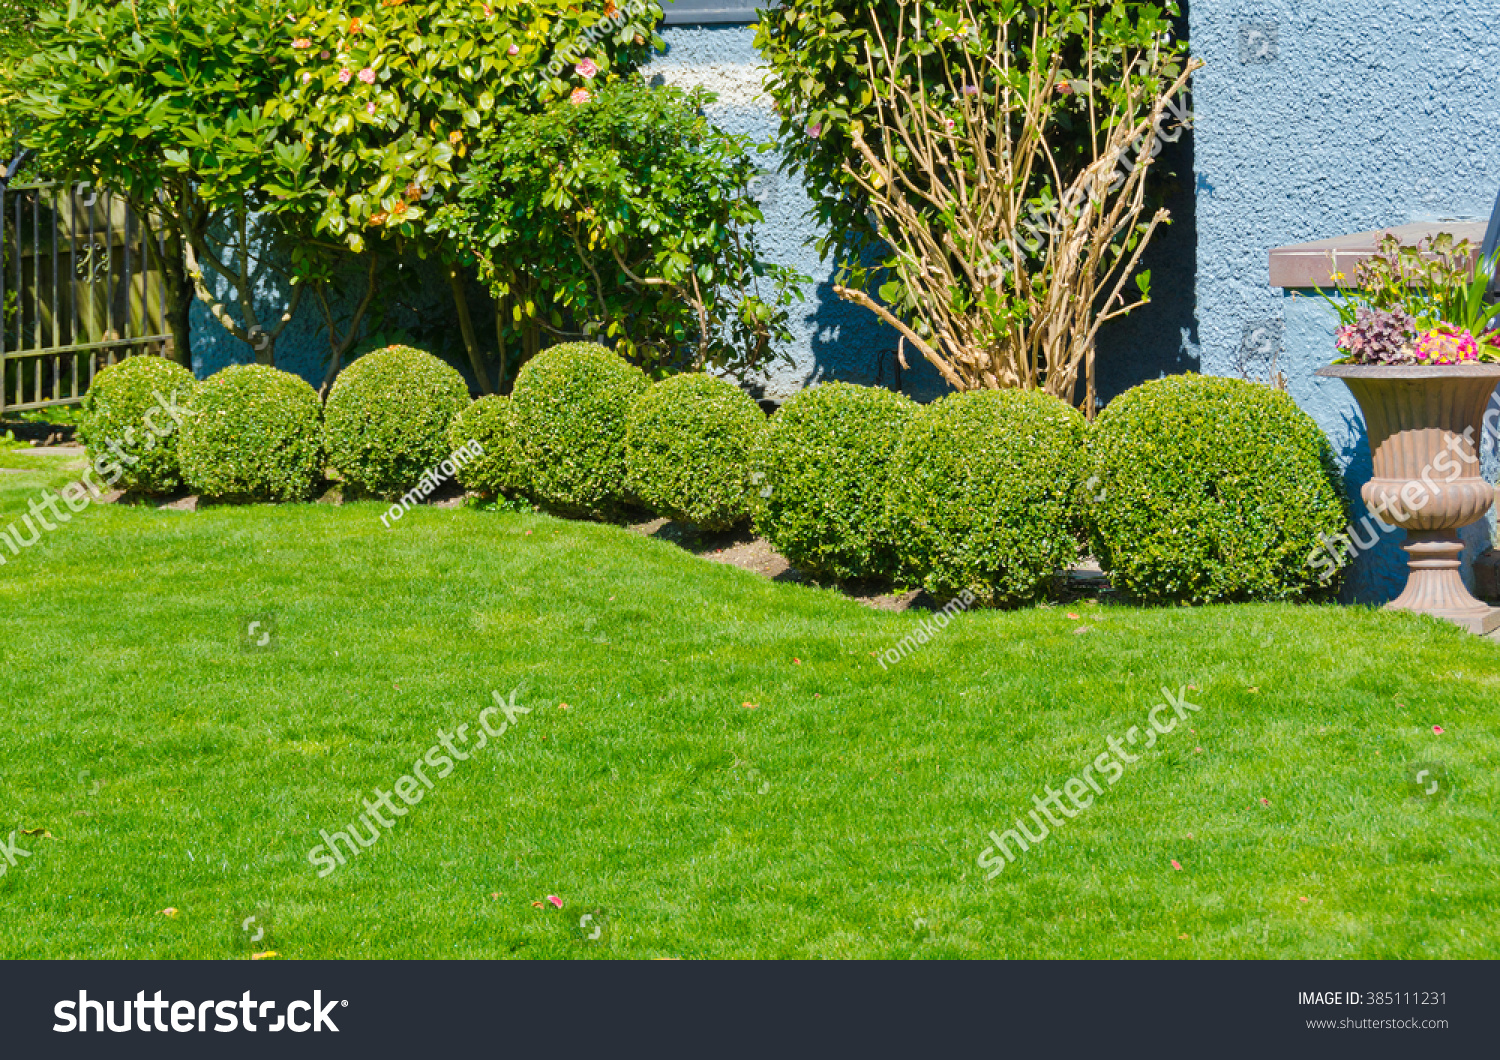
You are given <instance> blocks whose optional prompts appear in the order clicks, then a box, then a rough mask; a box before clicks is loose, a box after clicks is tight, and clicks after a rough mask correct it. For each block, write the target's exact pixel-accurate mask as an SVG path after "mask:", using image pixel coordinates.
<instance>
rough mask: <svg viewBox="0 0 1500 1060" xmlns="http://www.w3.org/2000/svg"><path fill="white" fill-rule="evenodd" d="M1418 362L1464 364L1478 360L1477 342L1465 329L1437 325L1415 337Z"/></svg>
mask: <svg viewBox="0 0 1500 1060" xmlns="http://www.w3.org/2000/svg"><path fill="white" fill-rule="evenodd" d="M1416 352H1417V362H1418V363H1419V364H1464V363H1467V362H1469V361H1477V360H1479V344H1478V343H1477V342H1475V341H1474V336H1473V335H1471V334H1469V333H1468V332H1467V331H1459V330H1457V329H1455V328H1451V327H1448V326H1447V325H1439V326H1438V327H1435V328H1433V329H1432V330H1431V331H1427V332H1423V333H1422V335H1420V336H1419V337H1418V338H1417V347H1416Z"/></svg>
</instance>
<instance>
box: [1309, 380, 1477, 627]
mask: <svg viewBox="0 0 1500 1060" xmlns="http://www.w3.org/2000/svg"><path fill="white" fill-rule="evenodd" d="M1317 374H1318V375H1321V376H1332V377H1334V378H1336V379H1342V380H1343V381H1344V383H1345V385H1346V386H1348V387H1349V389H1350V390H1351V391H1352V392H1353V393H1354V397H1355V400H1357V401H1358V402H1359V407H1360V411H1362V412H1363V413H1364V416H1365V426H1366V429H1367V430H1368V431H1369V435H1370V453H1371V455H1372V456H1373V457H1374V464H1375V470H1374V476H1373V477H1372V478H1371V479H1370V481H1369V482H1367V483H1365V485H1364V488H1363V489H1361V490H1360V495H1361V496H1362V497H1363V498H1364V501H1365V504H1367V505H1369V507H1370V509H1371V511H1372V512H1374V513H1376V514H1377V515H1379V516H1380V518H1381V519H1383V520H1384V521H1385V522H1387V523H1391V524H1393V525H1396V526H1399V527H1401V528H1402V529H1403V530H1405V531H1406V542H1405V543H1404V544H1403V545H1402V546H1401V547H1402V548H1403V549H1405V550H1406V554H1407V557H1408V561H1407V562H1408V566H1409V569H1410V572H1409V574H1408V576H1407V580H1406V588H1405V589H1403V590H1402V592H1401V595H1400V596H1398V597H1397V598H1396V599H1395V600H1392V601H1391V602H1390V603H1389V604H1387V605H1386V606H1387V607H1389V608H1393V609H1396V610H1401V611H1415V612H1417V613H1419V614H1424V615H1433V616H1435V617H1437V618H1443V619H1447V620H1448V621H1449V622H1454V623H1457V624H1458V625H1460V626H1463V627H1464V628H1465V629H1467V630H1469V631H1471V632H1473V633H1480V634H1484V633H1489V632H1491V631H1492V630H1494V629H1496V628H1497V627H1500V608H1493V607H1489V606H1488V605H1486V604H1484V603H1483V602H1481V601H1479V600H1477V599H1475V598H1474V596H1472V595H1471V594H1470V593H1469V591H1468V589H1466V588H1465V587H1464V583H1463V577H1462V576H1461V575H1460V574H1459V556H1460V554H1461V553H1462V552H1463V543H1462V542H1461V541H1460V540H1459V537H1458V531H1459V528H1460V527H1464V526H1468V525H1469V524H1470V523H1472V522H1474V521H1475V520H1476V519H1479V518H1481V517H1482V516H1483V515H1484V513H1485V512H1487V511H1488V510H1489V507H1490V504H1491V503H1492V502H1493V501H1494V499H1495V491H1494V489H1493V487H1491V486H1490V484H1489V483H1488V482H1486V481H1485V480H1484V478H1483V476H1482V475H1481V474H1480V468H1479V458H1478V448H1479V443H1480V440H1481V439H1482V437H1483V433H1482V432H1483V429H1484V428H1483V419H1484V411H1485V408H1486V406H1487V405H1488V404H1489V400H1490V395H1491V394H1492V393H1494V390H1495V386H1496V384H1497V383H1500V364H1453V365H1433V366H1418V365H1363V364H1335V365H1329V366H1328V367H1327V368H1320V369H1318V372H1317Z"/></svg>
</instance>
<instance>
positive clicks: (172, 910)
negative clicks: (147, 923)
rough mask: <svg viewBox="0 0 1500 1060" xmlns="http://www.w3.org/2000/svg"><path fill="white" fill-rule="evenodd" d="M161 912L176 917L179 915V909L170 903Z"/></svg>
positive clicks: (163, 914)
mask: <svg viewBox="0 0 1500 1060" xmlns="http://www.w3.org/2000/svg"><path fill="white" fill-rule="evenodd" d="M161 913H162V916H170V917H176V916H177V909H176V907H175V906H170V905H169V906H167V907H166V908H165V909H163V910H162V911H161Z"/></svg>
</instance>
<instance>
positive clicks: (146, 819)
mask: <svg viewBox="0 0 1500 1060" xmlns="http://www.w3.org/2000/svg"><path fill="white" fill-rule="evenodd" d="M0 462H3V463H4V464H6V465H7V466H10V467H28V468H31V469H33V470H31V471H29V472H27V473H24V474H5V475H3V476H0V512H3V514H0V525H3V524H4V523H7V522H9V521H10V520H11V519H13V518H15V517H16V516H17V515H18V513H19V512H20V511H21V510H22V509H23V507H24V505H25V502H26V500H28V499H30V498H31V497H34V496H36V495H37V491H38V489H39V488H40V487H41V486H42V485H43V484H50V485H51V486H53V487H54V488H55V487H57V486H59V485H61V484H62V483H63V482H65V481H67V480H68V479H69V478H70V477H71V475H72V474H75V473H76V471H77V465H76V464H73V463H70V462H69V461H68V460H67V458H64V457H58V456H49V455H38V454H29V453H26V452H16V453H7V454H4V457H3V460H0ZM380 511H381V508H380V507H379V506H377V505H374V504H355V505H350V506H346V507H342V508H335V507H330V506H322V505H292V506H283V507H245V508H230V507H215V508H209V509H206V510H203V511H200V512H196V513H183V512H163V511H156V510H153V509H149V508H131V507H124V506H113V507H95V508H90V509H89V510H87V511H85V512H82V513H80V514H78V515H76V516H74V517H73V521H72V522H71V523H70V524H68V525H66V526H63V527H60V528H59V529H58V530H57V531H56V532H54V533H50V534H47V535H46V536H45V539H44V541H43V543H41V544H39V545H37V546H34V547H32V548H30V549H28V550H26V551H25V552H23V553H22V554H21V555H20V556H18V557H10V555H9V551H8V550H5V551H4V552H3V553H0V554H3V555H4V556H6V557H7V560H8V561H7V562H6V563H5V564H4V566H0V604H3V608H0V616H3V617H0V650H3V668H0V708H3V710H4V712H5V725H4V730H3V731H4V742H3V755H0V838H4V837H6V836H8V835H9V833H10V831H11V829H17V830H24V831H30V830H33V829H46V830H47V831H49V832H50V833H51V835H52V837H53V838H46V837H45V836H43V835H40V834H38V835H19V836H18V837H17V844H18V845H19V846H20V847H21V848H22V849H26V850H29V851H30V857H27V858H18V859H17V863H16V864H15V865H14V866H13V867H9V868H8V871H7V872H6V873H5V875H4V876H3V877H0V954H3V956H5V957H12V958H40V957H46V958H66V957H77V958H105V957H109V958H118V957H140V958H147V957H162V958H240V959H243V958H245V957H247V956H248V955H249V953H250V952H252V951H257V952H258V951H263V950H266V949H272V950H275V951H276V952H277V953H278V954H279V955H280V956H281V957H282V958H289V959H296V958H341V957H361V958H365V957H406V958H421V957H665V956H671V957H684V958H704V957H1009V958H1025V957H1122V958H1158V957H1267V958H1307V957H1419V958H1420V957H1495V956H1496V955H1497V954H1500V915H1497V911H1500V828H1497V823H1500V822H1497V813H1496V810H1497V805H1500V706H1497V704H1500V694H1497V693H1500V666H1497V645H1496V644H1494V643H1492V642H1489V641H1485V640H1481V639H1479V638H1475V637H1471V636H1468V635H1467V634H1464V633H1461V632H1459V631H1458V630H1456V629H1452V628H1449V627H1447V626H1444V625H1441V624H1439V623H1436V622H1433V621H1428V620H1424V619H1417V618H1413V617H1409V616H1402V615H1393V614H1386V613H1381V612H1376V611H1371V610H1368V609H1361V608H1339V607H1294V606H1244V607H1209V608H1197V609H1137V608H1130V607H1123V606H1103V605H1099V604H1092V603H1080V604H1077V605H1069V606H1065V607H1064V606H1054V607H1044V608H1035V609H1030V610H1023V611H1016V612H972V613H969V614H964V615H959V616H957V617H956V618H955V619H954V621H953V622H952V624H951V625H950V626H949V627H948V629H947V631H946V632H944V633H942V634H941V635H940V636H938V637H937V638H936V639H935V640H933V641H932V642H931V643H929V644H927V645H926V646H925V647H923V648H922V649H921V650H920V651H919V652H917V653H916V654H915V655H914V656H912V657H910V658H908V659H906V660H905V661H903V662H900V663H899V664H896V665H894V666H891V667H890V668H889V669H888V670H887V669H882V667H881V666H880V665H879V664H878V663H877V661H876V659H875V657H874V656H873V654H872V653H874V652H877V651H880V650H883V649H885V648H887V647H889V646H891V645H893V644H894V643H895V642H896V641H898V640H899V639H900V638H901V637H903V636H904V635H906V634H907V633H908V632H909V631H911V630H912V629H913V627H914V626H915V624H916V622H917V620H918V618H917V616H916V615H911V614H907V615H901V614H890V613H880V612H875V611H872V610H870V609H867V608H865V607H863V606H861V605H860V604H858V603H855V602H852V601H850V600H847V599H845V598H843V597H842V596H840V595H839V594H837V593H834V592H831V591H822V590H814V589H808V588H805V587H800V586H795V585H785V584H776V583H772V582H769V581H766V580H764V579H762V578H760V577H758V576H755V575H753V574H750V573H746V572H743V571H740V570H736V569H732V568H727V567H723V566H719V565H716V564H713V563H709V562H706V561H704V560H702V559H699V558H696V557H694V556H691V555H689V554H686V553H684V552H682V551H680V550H678V549H676V548H674V547H672V546H670V545H667V544H665V543H662V542H658V541H653V540H650V539H646V538H642V537H638V536H635V535H632V534H631V533H629V532H626V531H624V530H621V529H618V528H614V527H609V526H599V525H590V524H585V523H576V522H564V521H559V520H555V519H552V518H548V517H545V516H530V515H511V514H495V513H485V512H481V511H476V510H469V509H458V510H434V509H424V510H416V511H413V512H412V513H410V514H409V515H407V516H406V517H405V518H403V519H402V520H401V521H400V522H399V523H398V524H396V525H395V527H394V528H393V529H390V530H387V529H386V528H385V527H383V526H382V525H381V522H380V519H379V513H380ZM1069 611H1072V612H1074V613H1076V614H1079V615H1080V616H1081V617H1080V618H1079V619H1076V620H1075V619H1072V618H1069V617H1068V612H1069ZM263 614H272V615H274V622H275V636H274V641H273V644H274V647H273V648H270V649H267V650H246V649H245V648H244V647H243V646H242V642H243V639H244V632H245V627H246V626H247V624H248V621H250V620H252V619H253V618H255V617H256V616H260V615H263ZM1080 627H1087V629H1086V630H1084V631H1082V632H1080V631H1079V630H1080ZM1184 685H1195V686H1197V689H1198V691H1197V692H1196V693H1192V692H1190V693H1189V698H1190V700H1191V701H1192V702H1194V703H1197V704H1199V705H1200V706H1201V708H1202V709H1201V710H1200V711H1199V712H1198V713H1197V714H1194V715H1192V716H1191V719H1190V720H1189V721H1186V722H1182V723H1180V725H1179V728H1178V729H1177V730H1176V731H1174V732H1172V733H1171V734H1169V735H1167V736H1164V737H1161V739H1160V740H1159V742H1158V743H1157V744H1156V746H1155V747H1154V748H1152V749H1151V750H1150V751H1147V752H1145V753H1144V755H1143V757H1142V758H1141V760H1140V761H1139V762H1137V763H1136V764H1135V765H1133V766H1131V767H1130V769H1129V770H1128V771H1127V772H1126V773H1125V775H1124V777H1123V778H1122V779H1121V780H1120V781H1119V782H1118V783H1117V784H1115V785H1113V786H1112V787H1109V788H1108V789H1107V790H1106V792H1105V793H1104V794H1103V795H1102V796H1099V797H1097V798H1096V800H1095V802H1094V804H1093V806H1092V807H1091V808H1090V809H1088V810H1086V811H1083V812H1081V813H1080V814H1079V815H1078V816H1077V817H1076V818H1074V819H1072V820H1070V821H1068V823H1067V824H1066V825H1065V826H1064V827H1062V828H1060V829H1057V830H1055V831H1054V832H1053V834H1052V835H1050V836H1049V837H1048V838H1047V839H1046V840H1045V841H1044V842H1043V843H1041V844H1040V845H1039V846H1037V847H1034V848H1033V849H1031V850H1029V851H1027V852H1025V853H1022V854H1020V856H1019V857H1018V858H1017V860H1016V861H1015V862H1014V863H1012V864H1011V865H1010V866H1009V867H1007V868H1006V869H1005V871H1004V872H1003V873H1002V874H1001V875H1000V876H999V878H997V879H995V880H993V881H990V880H987V879H986V878H985V875H986V873H985V870H983V869H981V868H980V866H979V865H978V864H977V858H978V857H979V855H980V853H981V851H983V850H984V849H985V848H986V847H988V846H989V845H990V840H989V839H988V838H987V833H988V832H989V831H990V830H991V829H1004V828H1008V827H1012V826H1013V822H1014V821H1015V819H1016V818H1017V817H1018V816H1020V815H1022V814H1023V813H1025V812H1026V811H1027V810H1029V809H1031V808H1032V807H1033V803H1032V797H1033V796H1034V795H1040V794H1043V793H1044V792H1045V787H1046V785H1048V784H1050V785H1052V786H1053V787H1054V788H1060V787H1061V786H1062V785H1063V783H1064V782H1065V781H1066V780H1067V779H1068V778H1069V777H1074V776H1080V775H1081V774H1082V771H1083V769H1084V767H1085V766H1086V765H1087V764H1088V763H1090V762H1092V761H1093V760H1094V759H1095V758H1096V757H1097V756H1098V755H1099V754H1100V753H1101V752H1102V751H1104V750H1105V747H1106V743H1105V741H1106V738H1107V737H1109V736H1116V737H1120V738H1123V737H1124V735H1125V733H1126V731H1127V730H1128V729H1129V728H1130V727H1132V726H1137V727H1141V728H1144V727H1145V725H1146V716H1147V713H1148V711H1149V710H1150V709H1151V707H1152V706H1153V705H1155V704H1156V703H1158V702H1160V701H1161V699H1162V695H1161V692H1160V689H1161V688H1162V687H1164V686H1165V687H1167V688H1170V689H1172V690H1173V691H1174V693H1175V690H1176V689H1178V688H1179V687H1180V686H1184ZM512 689H519V691H518V692H517V696H516V698H517V701H518V702H520V703H521V704H522V705H524V706H527V707H530V708H531V712H530V713H529V714H524V715H521V716H520V717H519V720H518V722H517V724H516V725H515V726H513V727H512V728H510V729H509V731H507V732H506V733H505V734H504V735H503V736H500V737H498V738H496V739H494V740H492V741H490V742H489V744H488V746H486V747H484V748H483V749H482V750H477V751H475V753H474V754H473V757H471V758H470V759H469V760H468V761H465V762H459V763H457V764H456V765H455V768H454V770H453V772H452V773H451V774H450V775H448V776H447V777H446V778H443V779H436V778H435V775H434V773H433V771H429V775H430V776H432V777H433V783H434V786H433V788H432V790H430V791H427V792H426V794H425V797H424V798H423V799H422V801H421V802H420V803H419V804H417V805H415V806H413V807H411V808H410V810H409V812H408V813H407V814H406V815H405V816H403V817H401V818H400V819H398V820H396V821H395V825H394V828H392V829H391V830H389V831H383V833H382V835H381V837H380V838H379V840H378V841H377V842H376V843H375V844H374V845H373V846H371V847H370V848H368V849H366V850H363V851H362V853H361V854H360V855H359V856H358V857H353V858H350V859H349V861H348V864H345V865H343V866H341V867H339V868H338V869H337V870H336V871H335V872H333V873H332V874H330V875H328V876H327V877H324V878H320V877H319V876H318V868H317V867H316V866H314V865H313V864H311V863H310V862H309V860H308V853H309V851H310V850H311V849H312V848H313V847H315V846H316V845H318V844H319V843H321V842H322V840H321V839H320V837H319V831H320V830H325V829H326V830H328V831H330V832H332V831H335V830H339V829H345V828H347V826H348V825H349V824H350V823H351V821H354V820H355V819H356V817H357V815H358V814H360V813H363V812H364V808H363V806H362V805H361V800H363V799H373V798H374V797H375V795H374V792H375V789H376V788H377V787H379V788H382V789H385V790H390V789H391V788H392V786H393V785H394V783H395V782H396V781H397V780H398V779H399V778H400V777H401V776H402V775H403V774H405V773H408V772H410V771H411V769H412V763H413V762H414V761H416V760H417V759H418V758H420V757H421V756H422V755H423V754H424V752H426V750H427V749H428V748H429V747H431V746H432V745H434V744H435V743H436V742H437V741H438V736H437V733H438V731H439V730H444V731H447V732H453V731H454V730H455V729H456V727H457V726H459V725H465V724H467V725H469V726H470V730H469V736H470V739H471V740H473V739H474V738H475V734H474V729H475V726H476V723H477V718H478V715H479V712H480V711H481V710H483V709H484V708H485V707H487V706H489V705H491V704H492V702H493V700H492V698H491V693H492V691H499V692H500V693H502V694H508V693H509V692H510V691H511V690H512ZM564 703H565V704H567V708H566V709H563V708H562V706H561V704H564ZM746 704H753V707H750V706H746ZM492 720H494V719H493V717H492ZM1434 725H1440V726H1442V728H1443V729H1444V732H1443V733H1442V734H1441V735H1436V734H1434V732H1433V726H1434ZM1189 727H1191V729H1192V730H1195V731H1188V730H1189ZM1137 750H1138V748H1137ZM1423 764H1425V765H1426V766H1427V767H1429V768H1430V769H1431V770H1432V771H1433V772H1434V775H1440V776H1441V777H1442V778H1443V780H1442V784H1443V786H1442V788H1441V790H1440V793H1439V794H1438V795H1437V796H1434V797H1431V798H1429V797H1425V796H1422V795H1418V794H1416V793H1415V790H1416V789H1414V787H1413V785H1412V783H1411V781H1410V776H1411V774H1412V773H1413V772H1414V770H1415V769H1416V768H1420V767H1421V766H1422V765H1423ZM1262 800H1265V801H1264V802H1263V801H1262ZM1173 860H1176V861H1177V862H1178V864H1180V865H1181V869H1180V870H1179V869H1176V868H1174V867H1173V865H1172V862H1173ZM548 895H556V896H559V897H560V898H561V899H562V901H563V906H562V908H561V909H557V908H555V907H554V906H553V905H552V904H551V903H549V902H546V901H545V899H546V897H547V896H548ZM1304 899H1306V900H1305V901H1304ZM538 902H541V903H542V904H541V906H540V907H538V906H537V905H536V903H538ZM168 907H171V908H175V909H176V910H178V913H177V915H176V916H175V918H173V917H168V916H166V915H164V914H163V913H162V912H161V910H163V909H165V908H168ZM585 914H588V915H590V917H591V919H588V920H584V916H585ZM250 916H255V917H256V918H257V919H256V920H255V921H250V922H249V927H246V926H245V925H246V923H247V918H248V917H250ZM580 921H583V923H582V926H581V927H580ZM595 928H598V929H599V931H598V934H599V937H598V939H597V940H594V939H590V938H589V937H588V936H590V935H593V934H595V930H594V929H595ZM262 930H264V932H265V933H264V934H262V935H261V936H260V937H259V938H256V937H254V933H255V932H260V931H262Z"/></svg>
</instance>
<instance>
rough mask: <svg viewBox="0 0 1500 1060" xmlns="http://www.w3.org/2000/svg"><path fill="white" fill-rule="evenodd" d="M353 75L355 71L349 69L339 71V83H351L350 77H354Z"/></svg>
mask: <svg viewBox="0 0 1500 1060" xmlns="http://www.w3.org/2000/svg"><path fill="white" fill-rule="evenodd" d="M353 76H354V72H353V71H352V70H348V69H344V70H340V71H339V84H341V85H347V84H348V83H349V79H350V78H351V77H353Z"/></svg>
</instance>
